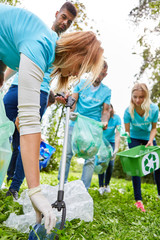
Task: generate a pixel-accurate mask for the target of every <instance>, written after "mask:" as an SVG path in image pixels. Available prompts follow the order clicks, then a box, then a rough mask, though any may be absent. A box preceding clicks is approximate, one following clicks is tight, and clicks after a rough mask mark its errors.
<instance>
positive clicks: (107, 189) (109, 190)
mask: <svg viewBox="0 0 160 240" xmlns="http://www.w3.org/2000/svg"><path fill="white" fill-rule="evenodd" d="M104 192H107V193H110V192H111V189H110V186H109V185H108V186H107V187H104Z"/></svg>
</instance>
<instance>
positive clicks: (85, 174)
mask: <svg viewBox="0 0 160 240" xmlns="http://www.w3.org/2000/svg"><path fill="white" fill-rule="evenodd" d="M72 132H73V126H70V127H69V133H68V143H67V154H66V169H65V183H66V182H67V179H68V174H69V169H70V163H71V159H72V157H73V152H72V144H71V143H72ZM60 169H61V162H60V167H59V173H58V180H59V179H60ZM93 172H94V157H92V158H89V159H85V162H84V165H83V171H82V176H81V180H82V181H83V183H84V185H85V187H86V189H87V190H88V188H89V187H90V185H91V180H92V175H93Z"/></svg>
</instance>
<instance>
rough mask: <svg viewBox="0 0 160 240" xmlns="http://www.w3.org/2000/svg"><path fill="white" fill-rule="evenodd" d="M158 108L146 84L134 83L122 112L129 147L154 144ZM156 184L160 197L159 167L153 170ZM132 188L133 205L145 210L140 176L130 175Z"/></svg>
mask: <svg viewBox="0 0 160 240" xmlns="http://www.w3.org/2000/svg"><path fill="white" fill-rule="evenodd" d="M158 114H159V109H158V106H157V105H156V104H154V103H151V100H150V96H149V90H148V87H147V85H146V84H144V83H136V84H135V85H134V87H133V88H132V91H131V101H130V106H129V107H128V108H127V109H126V110H125V113H124V124H125V130H126V132H128V133H129V135H130V137H131V143H129V148H132V147H135V146H138V145H145V146H146V147H147V146H153V145H156V140H155V136H156V125H157V121H158ZM154 176H155V182H156V184H157V190H158V196H159V197H160V169H158V170H156V171H155V172H154ZM132 183H133V188H134V197H135V200H136V203H135V206H136V207H137V208H140V209H141V211H143V212H145V209H144V206H143V203H142V195H141V178H140V177H138V176H133V177H132Z"/></svg>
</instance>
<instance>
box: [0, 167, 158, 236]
mask: <svg viewBox="0 0 160 240" xmlns="http://www.w3.org/2000/svg"><path fill="white" fill-rule="evenodd" d="M80 176H81V173H74V172H71V173H70V176H69V181H72V180H76V179H79V178H80ZM41 183H46V184H51V185H56V184H57V172H55V174H54V177H53V175H52V174H46V173H41ZM110 186H111V193H109V194H107V193H105V194H104V195H103V196H101V195H100V194H99V192H98V180H97V175H94V176H93V179H92V184H91V188H90V189H89V193H90V195H91V196H92V198H93V201H94V220H93V222H89V223H86V222H84V221H80V220H72V221H71V222H67V223H66V228H65V229H64V230H63V231H62V232H61V234H60V239H62V240H71V239H73V240H85V239H87V240H92V239H94V240H109V239H113V240H153V239H160V217H159V209H160V201H158V200H157V198H156V196H157V191H156V186H155V185H152V184H142V194H143V199H144V200H143V203H144V206H145V209H146V212H145V213H143V212H141V211H139V210H137V209H136V207H135V206H134V199H133V189H132V184H131V182H130V181H126V180H123V179H114V178H112V180H111V184H110ZM25 188H26V183H25V182H24V184H23V186H22V190H23V189H25ZM5 193H6V190H1V191H0V212H1V214H0V239H1V240H5V239H10V240H20V239H21V240H25V239H28V235H27V234H23V233H19V232H17V231H16V230H13V229H10V228H6V227H5V226H4V225H3V221H4V220H5V219H7V217H8V216H9V214H10V212H16V213H17V214H21V213H22V207H21V206H20V205H19V204H18V203H15V202H14V201H13V200H12V198H11V197H8V198H5Z"/></svg>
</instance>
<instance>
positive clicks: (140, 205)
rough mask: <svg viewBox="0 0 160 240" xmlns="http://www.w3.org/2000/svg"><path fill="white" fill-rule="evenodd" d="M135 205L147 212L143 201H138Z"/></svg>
mask: <svg viewBox="0 0 160 240" xmlns="http://www.w3.org/2000/svg"><path fill="white" fill-rule="evenodd" d="M134 205H135V206H136V207H137V208H140V209H141V211H142V212H145V211H146V210H145V209H144V206H143V203H142V201H137V202H136V203H135V204H134Z"/></svg>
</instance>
